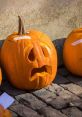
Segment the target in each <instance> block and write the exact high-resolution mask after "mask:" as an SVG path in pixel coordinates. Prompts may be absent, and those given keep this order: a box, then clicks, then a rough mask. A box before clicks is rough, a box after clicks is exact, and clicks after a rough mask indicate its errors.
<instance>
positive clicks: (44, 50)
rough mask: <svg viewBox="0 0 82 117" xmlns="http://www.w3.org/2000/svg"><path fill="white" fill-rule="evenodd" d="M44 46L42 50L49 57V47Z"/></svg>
mask: <svg viewBox="0 0 82 117" xmlns="http://www.w3.org/2000/svg"><path fill="white" fill-rule="evenodd" d="M41 48H42V51H43V54H44V56H45V57H49V52H48V49H47V48H46V47H43V46H42V47H41Z"/></svg>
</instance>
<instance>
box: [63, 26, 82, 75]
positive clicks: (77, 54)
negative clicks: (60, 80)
mask: <svg viewBox="0 0 82 117" xmlns="http://www.w3.org/2000/svg"><path fill="white" fill-rule="evenodd" d="M63 59H64V63H65V65H66V67H67V69H68V70H69V71H70V72H72V73H73V74H76V75H79V76H82V28H80V29H76V30H74V31H72V32H71V33H70V35H69V36H68V38H67V39H66V41H65V43H64V48H63Z"/></svg>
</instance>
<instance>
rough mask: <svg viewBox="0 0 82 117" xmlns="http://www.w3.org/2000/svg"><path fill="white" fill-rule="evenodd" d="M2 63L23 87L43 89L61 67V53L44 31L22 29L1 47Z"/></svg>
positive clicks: (11, 78) (13, 82)
mask: <svg viewBox="0 0 82 117" xmlns="http://www.w3.org/2000/svg"><path fill="white" fill-rule="evenodd" d="M1 62H2V66H3V68H4V70H5V72H6V74H7V76H8V79H9V80H10V82H11V83H12V84H13V85H14V86H15V87H17V88H20V89H40V88H42V87H45V86H47V85H48V84H50V83H51V82H52V81H53V80H54V78H55V75H56V71H57V54H56V49H55V47H54V45H53V44H52V41H51V40H50V38H49V37H48V36H47V35H45V34H44V33H42V32H39V31H36V30H30V31H27V32H26V33H25V31H24V26H23V23H22V20H21V18H20V17H19V31H18V33H13V34H12V35H10V36H8V38H7V39H6V40H5V42H4V44H3V46H2V49H1Z"/></svg>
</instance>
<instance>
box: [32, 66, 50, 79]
mask: <svg viewBox="0 0 82 117" xmlns="http://www.w3.org/2000/svg"><path fill="white" fill-rule="evenodd" d="M42 72H45V73H48V74H51V73H52V67H51V66H48V65H44V66H42V67H40V68H33V69H32V71H31V77H32V76H34V75H35V74H36V73H42Z"/></svg>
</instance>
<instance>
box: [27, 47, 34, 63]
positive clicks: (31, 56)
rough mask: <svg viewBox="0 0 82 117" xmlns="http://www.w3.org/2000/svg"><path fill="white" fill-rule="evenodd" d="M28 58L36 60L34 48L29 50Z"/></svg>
mask: <svg viewBox="0 0 82 117" xmlns="http://www.w3.org/2000/svg"><path fill="white" fill-rule="evenodd" d="M28 59H29V60H30V61H34V60H35V56H34V52H33V48H32V49H31V51H30V52H29V55H28Z"/></svg>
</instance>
